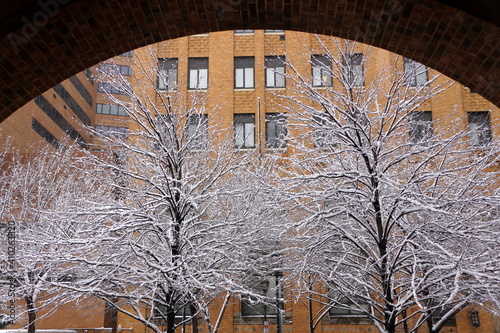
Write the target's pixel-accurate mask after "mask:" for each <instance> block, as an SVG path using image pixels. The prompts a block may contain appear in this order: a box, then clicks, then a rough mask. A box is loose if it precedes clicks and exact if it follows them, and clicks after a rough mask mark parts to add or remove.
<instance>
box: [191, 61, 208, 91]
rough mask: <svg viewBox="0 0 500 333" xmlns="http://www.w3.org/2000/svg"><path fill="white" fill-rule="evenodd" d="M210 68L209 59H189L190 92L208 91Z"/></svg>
mask: <svg viewBox="0 0 500 333" xmlns="http://www.w3.org/2000/svg"><path fill="white" fill-rule="evenodd" d="M208 66H209V60H208V57H190V58H188V90H206V89H208V79H209V74H208ZM203 71H205V73H203ZM193 74H194V76H195V77H194V76H193ZM200 81H201V82H200Z"/></svg>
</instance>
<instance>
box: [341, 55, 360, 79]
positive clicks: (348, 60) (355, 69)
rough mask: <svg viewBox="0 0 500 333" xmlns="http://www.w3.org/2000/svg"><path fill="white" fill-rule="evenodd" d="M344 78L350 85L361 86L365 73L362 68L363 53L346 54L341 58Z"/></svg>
mask: <svg viewBox="0 0 500 333" xmlns="http://www.w3.org/2000/svg"><path fill="white" fill-rule="evenodd" d="M343 65H344V80H345V81H346V82H347V83H348V85H349V86H350V87H352V86H358V87H359V86H363V85H364V83H365V73H364V69H363V53H354V54H351V55H347V56H345V57H344V60H343Z"/></svg>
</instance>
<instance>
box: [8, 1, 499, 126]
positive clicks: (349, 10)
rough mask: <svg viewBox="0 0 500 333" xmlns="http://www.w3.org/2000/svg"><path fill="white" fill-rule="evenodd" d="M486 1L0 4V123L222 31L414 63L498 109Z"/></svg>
mask: <svg viewBox="0 0 500 333" xmlns="http://www.w3.org/2000/svg"><path fill="white" fill-rule="evenodd" d="M499 11H500V4H498V3H497V2H494V1H492V0H476V1H474V3H473V4H469V2H468V1H466V0H460V1H459V0H440V1H436V0H364V1H361V0H336V1H333V0H293V1H292V0H109V1H99V0H17V1H2V6H1V11H0V12H1V14H0V17H1V22H2V23H1V25H0V38H1V40H0V50H1V60H0V68H1V75H0V97H1V101H0V107H1V109H0V121H1V120H3V119H5V118H6V117H8V116H9V115H10V114H11V113H12V112H14V111H15V110H17V109H18V108H19V107H21V106H23V105H24V104H25V103H26V102H28V101H29V100H31V99H32V98H34V97H35V96H36V95H38V94H40V93H42V92H44V91H45V90H47V89H49V88H51V87H52V86H54V85H56V84H57V83H59V82H61V81H63V80H64V79H66V78H68V77H70V76H71V75H73V74H75V73H77V72H79V71H81V70H83V69H85V68H87V67H90V66H92V65H94V64H96V63H98V62H100V61H102V60H105V59H107V58H110V57H112V56H115V55H118V54H121V53H123V52H125V51H128V50H131V49H135V48H138V47H141V46H144V45H148V44H151V43H154V42H159V41H162V40H166V39H173V38H177V37H183V36H187V35H191V34H197V33H203V32H209V31H221V30H229V29H264V28H267V29H287V30H297V31H304V32H311V33H320V34H326V35H334V36H338V37H342V38H348V39H353V40H356V41H360V42H364V43H368V44H371V45H374V46H377V47H381V48H384V49H387V50H389V51H392V52H395V53H398V54H401V55H404V56H406V57H410V58H412V59H414V60H417V61H419V62H422V63H424V64H426V65H428V66H429V67H432V68H434V69H436V70H438V71H440V72H442V73H444V74H446V75H448V76H449V77H451V78H453V79H455V80H457V81H458V82H460V83H462V84H463V85H465V86H467V87H469V88H471V89H472V91H474V92H477V93H479V94H481V95H482V96H484V97H485V98H487V99H488V100H490V101H491V102H493V103H494V104H496V105H499V106H500V63H499V61H500V60H499V59H500V47H499V46H500V28H499V20H498V17H497V16H496V13H498V12H499Z"/></svg>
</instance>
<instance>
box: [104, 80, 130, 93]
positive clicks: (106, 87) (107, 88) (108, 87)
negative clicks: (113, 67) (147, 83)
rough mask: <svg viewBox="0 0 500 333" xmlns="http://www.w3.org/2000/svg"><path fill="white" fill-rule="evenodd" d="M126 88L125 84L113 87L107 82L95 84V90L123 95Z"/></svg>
mask: <svg viewBox="0 0 500 333" xmlns="http://www.w3.org/2000/svg"><path fill="white" fill-rule="evenodd" d="M128 89H129V87H126V86H121V87H115V86H113V85H112V84H111V83H108V82H99V84H98V85H97V91H99V92H102V93H108V94H118V95H125V94H127V91H128Z"/></svg>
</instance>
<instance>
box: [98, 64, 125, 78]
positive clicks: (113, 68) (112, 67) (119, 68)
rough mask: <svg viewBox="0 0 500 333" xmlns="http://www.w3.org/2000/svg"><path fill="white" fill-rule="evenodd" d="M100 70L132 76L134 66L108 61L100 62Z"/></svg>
mask: <svg viewBox="0 0 500 333" xmlns="http://www.w3.org/2000/svg"><path fill="white" fill-rule="evenodd" d="M99 70H100V71H101V72H103V73H108V74H113V73H119V74H121V75H123V76H132V66H128V65H118V64H112V63H108V62H101V63H100V64H99Z"/></svg>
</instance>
